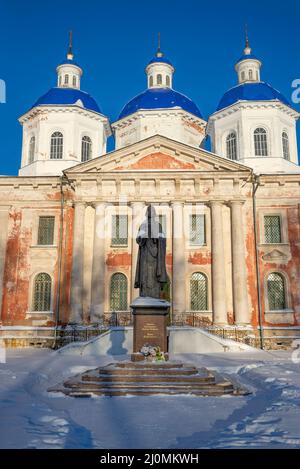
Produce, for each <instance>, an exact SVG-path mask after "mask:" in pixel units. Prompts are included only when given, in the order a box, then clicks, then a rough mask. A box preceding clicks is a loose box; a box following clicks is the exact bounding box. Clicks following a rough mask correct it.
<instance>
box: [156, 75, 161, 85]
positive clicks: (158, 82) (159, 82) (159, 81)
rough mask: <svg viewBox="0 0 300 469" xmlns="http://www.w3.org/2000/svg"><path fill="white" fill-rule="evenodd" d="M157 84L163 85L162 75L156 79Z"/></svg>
mask: <svg viewBox="0 0 300 469" xmlns="http://www.w3.org/2000/svg"><path fill="white" fill-rule="evenodd" d="M156 83H157V84H158V85H162V75H161V74H160V73H159V74H158V75H157V77H156Z"/></svg>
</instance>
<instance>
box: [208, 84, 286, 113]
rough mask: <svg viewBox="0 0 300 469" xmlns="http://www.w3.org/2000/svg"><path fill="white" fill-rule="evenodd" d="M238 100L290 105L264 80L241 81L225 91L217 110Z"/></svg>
mask: <svg viewBox="0 0 300 469" xmlns="http://www.w3.org/2000/svg"><path fill="white" fill-rule="evenodd" d="M240 101H246V102H247V101H279V102H282V103H283V104H286V105H287V106H291V104H290V103H289V101H288V100H287V99H286V98H285V96H283V94H281V93H280V91H278V90H276V89H275V88H273V87H272V86H271V85H269V84H268V83H266V82H263V81H260V82H255V83H241V84H239V85H237V86H235V87H233V88H231V89H230V90H228V91H226V93H225V94H224V96H223V97H222V99H221V101H220V103H219V105H218V108H217V111H220V110H222V109H225V108H226V107H228V106H231V105H232V104H235V103H237V102H240Z"/></svg>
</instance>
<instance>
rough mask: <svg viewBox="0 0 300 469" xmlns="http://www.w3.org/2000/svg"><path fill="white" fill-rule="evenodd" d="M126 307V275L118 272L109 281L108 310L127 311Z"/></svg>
mask: <svg viewBox="0 0 300 469" xmlns="http://www.w3.org/2000/svg"><path fill="white" fill-rule="evenodd" d="M127 308H128V305H127V277H126V275H124V274H121V273H119V272H118V273H116V274H113V276H112V277H111V281H110V310H111V311H127Z"/></svg>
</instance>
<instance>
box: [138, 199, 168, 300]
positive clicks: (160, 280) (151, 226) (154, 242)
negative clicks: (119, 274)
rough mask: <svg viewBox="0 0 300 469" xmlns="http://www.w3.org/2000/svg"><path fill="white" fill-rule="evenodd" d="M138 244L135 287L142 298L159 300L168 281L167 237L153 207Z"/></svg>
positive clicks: (150, 207) (149, 207)
mask: <svg viewBox="0 0 300 469" xmlns="http://www.w3.org/2000/svg"><path fill="white" fill-rule="evenodd" d="M136 242H137V243H138V245H139V253H138V259H137V266H136V274H135V284H134V286H135V288H139V289H140V296H143V297H145V296H148V297H151V298H159V297H160V292H161V289H162V287H163V285H164V284H165V283H167V281H168V277H167V272H166V237H165V234H164V233H163V230H162V226H161V224H160V223H159V222H158V221H157V216H156V212H155V209H154V207H153V206H152V205H149V206H148V207H147V214H146V220H144V221H143V223H142V224H141V226H140V229H139V232H138V235H137V239H136Z"/></svg>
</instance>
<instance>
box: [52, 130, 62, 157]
mask: <svg viewBox="0 0 300 469" xmlns="http://www.w3.org/2000/svg"><path fill="white" fill-rule="evenodd" d="M63 145H64V137H63V134H62V133H61V132H54V133H53V134H52V135H51V146H50V158H51V160H61V159H62V157H63Z"/></svg>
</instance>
